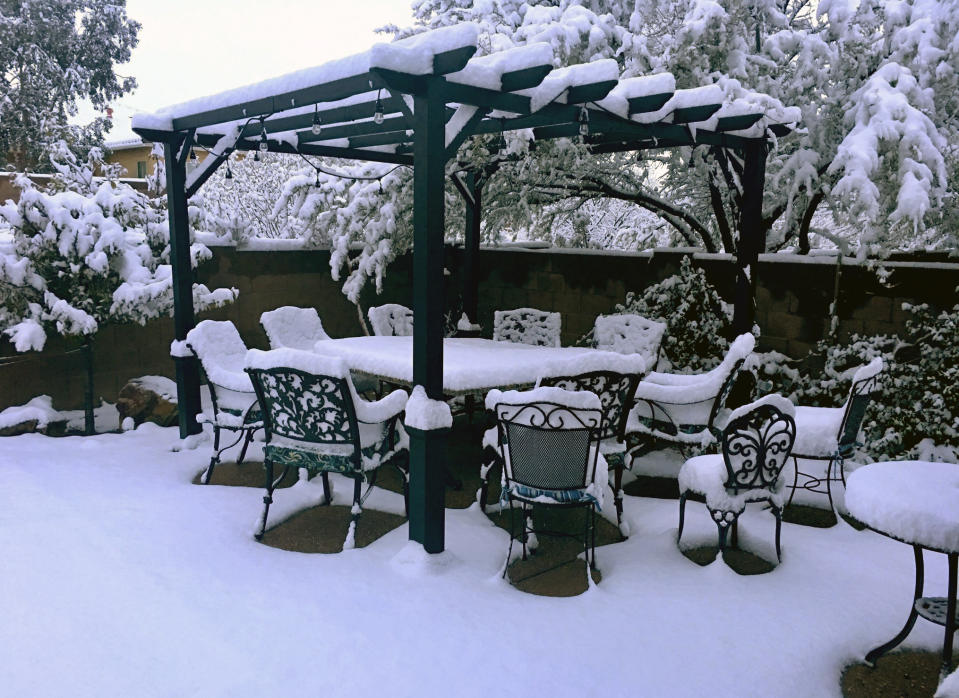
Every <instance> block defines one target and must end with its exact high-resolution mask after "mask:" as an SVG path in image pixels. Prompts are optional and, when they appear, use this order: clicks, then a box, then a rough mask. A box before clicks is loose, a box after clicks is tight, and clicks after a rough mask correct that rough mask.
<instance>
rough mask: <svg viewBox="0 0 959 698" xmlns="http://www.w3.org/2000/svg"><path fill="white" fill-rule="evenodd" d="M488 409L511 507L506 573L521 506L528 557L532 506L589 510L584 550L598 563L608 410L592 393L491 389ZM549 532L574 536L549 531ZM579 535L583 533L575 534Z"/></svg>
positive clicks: (506, 499) (589, 560) (505, 495)
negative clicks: (598, 519) (604, 425)
mask: <svg viewBox="0 0 959 698" xmlns="http://www.w3.org/2000/svg"><path fill="white" fill-rule="evenodd" d="M486 405H487V408H489V409H491V410H492V411H493V413H494V414H495V415H496V423H497V428H498V429H499V432H500V437H499V443H500V454H501V458H502V460H503V463H504V467H503V494H502V497H501V501H503V502H504V505H506V506H509V508H510V542H509V552H508V553H507V558H506V565H504V567H503V576H504V577H505V576H506V571H507V568H508V567H509V562H510V560H511V559H512V555H513V539H514V537H515V531H516V507H515V506H514V505H517V504H518V505H519V508H520V509H521V512H522V521H523V530H522V535H521V542H522V545H523V559H524V560H525V559H526V556H527V541H528V539H529V537H530V536H531V535H532V534H533V532H534V531H533V526H532V506H533V505H534V504H536V505H539V506H546V507H562V508H578V507H582V508H583V509H585V510H586V521H585V525H584V529H583V552H584V554H585V556H586V563H587V566H588V568H589V569H594V568H595V564H596V560H595V557H596V509H597V507H598V506H600V505H601V502H602V493H603V488H604V487H605V486H606V464H605V463H603V462H602V456H601V455H600V450H599V441H600V433H601V430H602V423H603V412H602V409H601V405H600V401H599V398H598V397H597V396H596V395H594V394H592V393H585V392H572V391H568V390H563V389H561V388H535V389H533V390H530V391H515V390H511V391H507V392H502V391H499V390H492V391H490V393H489V395H488V396H487V398H486ZM539 533H542V534H544V535H570V534H566V533H561V532H556V531H544V530H541V531H539ZM573 537H578V536H575V535H574V536H573Z"/></svg>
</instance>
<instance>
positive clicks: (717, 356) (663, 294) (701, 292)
mask: <svg viewBox="0 0 959 698" xmlns="http://www.w3.org/2000/svg"><path fill="white" fill-rule="evenodd" d="M616 312H617V313H636V314H638V315H642V316H643V317H646V318H649V319H650V320H659V321H661V322H665V323H666V328H667V329H666V336H665V338H664V339H663V344H662V350H661V356H662V357H663V358H665V359H666V360H668V362H669V364H670V365H671V366H672V367H671V368H668V369H666V370H670V371H673V372H682V373H689V372H700V371H705V370H709V369H711V368H713V367H715V366H716V365H718V364H719V362H720V361H722V359H723V356H724V355H725V354H726V349H727V348H728V347H729V341H728V340H727V339H726V334H727V333H728V330H729V324H730V322H731V320H732V315H731V312H730V309H729V307H728V304H726V303H725V302H723V299H722V298H721V297H720V295H719V293H718V292H717V291H716V289H715V288H713V286H712V285H711V284H710V283H709V281H707V280H706V274H705V273H704V272H703V270H702V269H698V268H696V267H694V266H693V263H692V261H691V260H690V258H689V257H683V259H682V261H681V262H680V264H679V273H678V274H674V275H673V276H670V277H669V278H668V279H664V280H663V281H660V282H659V283H658V284H653V285H652V286H650V287H649V288H647V289H646V290H645V291H643V292H642V293H641V294H635V293H632V292H630V293H628V294H627V295H626V302H625V303H623V304H622V305H617V306H616Z"/></svg>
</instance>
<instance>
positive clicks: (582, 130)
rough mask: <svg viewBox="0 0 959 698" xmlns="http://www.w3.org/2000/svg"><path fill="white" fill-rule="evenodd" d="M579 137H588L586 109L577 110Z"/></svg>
mask: <svg viewBox="0 0 959 698" xmlns="http://www.w3.org/2000/svg"><path fill="white" fill-rule="evenodd" d="M579 135H581V136H583V137H586V136H588V135H589V112H588V111H586V107H585V106H582V107H580V108H579Z"/></svg>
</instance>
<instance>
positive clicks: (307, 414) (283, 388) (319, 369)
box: [246, 349, 409, 547]
mask: <svg viewBox="0 0 959 698" xmlns="http://www.w3.org/2000/svg"><path fill="white" fill-rule="evenodd" d="M246 366H247V368H246V371H247V373H249V375H250V378H251V379H252V381H253V386H254V388H255V389H256V394H257V396H258V397H259V399H260V404H262V405H263V426H264V429H265V431H266V444H265V445H264V448H263V452H264V465H265V468H266V495H265V496H264V497H263V504H264V507H263V517H262V520H261V524H260V530H259V533H257V534H256V538H258V539H259V538H260V537H262V535H263V533H264V532H265V531H266V525H267V520H268V516H269V512H270V504H272V502H273V493H274V490H275V488H276V486H277V485H278V484H279V483H280V481H282V480H283V478H284V477H285V476H286V475H287V472H288V471H289V469H290V468H296V469H299V468H304V469H306V470H307V472H308V473H309V474H310V475H311V476H312V475H316V474H320V475H321V477H322V480H323V495H324V500H325V502H326V504H329V503H330V502H331V501H332V495H331V491H330V481H329V474H330V473H340V474H341V475H345V476H346V477H349V478H352V479H353V483H354V484H353V506H352V517H353V518H352V521H351V523H350V533H349V534H348V536H347V546H344V547H348V545H349V543H350V542H351V541H353V540H355V531H356V524H357V522H358V521H359V518H360V515H361V514H362V511H363V509H362V503H363V501H365V496H361V493H362V483H363V482H366V483H368V487H367V495H368V494H369V492H370V491H371V489H372V487H373V484H374V483H375V481H376V473H377V470H378V469H379V468H380V467H381V466H383V465H385V464H387V463H392V464H393V465H394V466H395V467H396V468H397V470H399V472H400V474H401V476H402V477H403V499H404V502H405V504H406V510H407V513H409V475H408V463H407V462H406V460H405V459H404V458H402V457H400V456H401V453H402V452H404V451H407V452H408V450H409V441H408V439H407V437H406V433H405V432H404V431H403V430H402V429H401V428H400V427H399V426H398V424H397V420H398V418H399V416H400V415H401V414H402V413H403V410H404V409H405V408H406V401H407V397H408V396H407V393H406V391H404V390H395V391H393V392H392V393H390V394H389V395H387V396H386V397H384V398H383V399H382V400H378V401H376V402H368V401H366V400H364V399H363V398H361V397H360V396H359V395H358V394H357V392H356V389H355V388H354V387H353V381H352V380H351V379H350V371H349V368H348V367H347V365H346V362H345V361H343V359H341V358H338V357H332V356H322V355H319V354H314V353H310V352H305V351H300V350H297V349H274V350H272V351H266V352H264V351H259V350H257V349H252V350H250V352H249V353H248V355H247V359H246ZM276 465H279V466H282V467H283V472H282V473H281V474H280V475H279V477H275V478H274V466H276Z"/></svg>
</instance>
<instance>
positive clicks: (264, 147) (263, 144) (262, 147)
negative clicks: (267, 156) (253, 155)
mask: <svg viewBox="0 0 959 698" xmlns="http://www.w3.org/2000/svg"><path fill="white" fill-rule="evenodd" d="M259 147H260V152H261V153H265V152H267V151H269V149H270V144H269V143H267V142H266V139H265V138H264V139H263V140H262V141H260V146H259Z"/></svg>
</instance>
